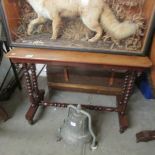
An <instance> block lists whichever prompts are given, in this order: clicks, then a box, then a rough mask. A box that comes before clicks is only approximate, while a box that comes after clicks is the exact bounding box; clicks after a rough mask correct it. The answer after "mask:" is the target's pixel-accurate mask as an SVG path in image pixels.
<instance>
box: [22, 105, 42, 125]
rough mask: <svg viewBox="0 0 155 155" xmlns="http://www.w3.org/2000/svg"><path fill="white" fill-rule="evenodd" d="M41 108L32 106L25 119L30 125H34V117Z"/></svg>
mask: <svg viewBox="0 0 155 155" xmlns="http://www.w3.org/2000/svg"><path fill="white" fill-rule="evenodd" d="M38 108H39V106H36V105H34V106H33V105H31V106H30V108H29V110H28V111H27V113H26V115H25V118H26V120H27V121H28V123H29V124H31V125H32V124H34V116H35V114H36V112H37V110H38Z"/></svg>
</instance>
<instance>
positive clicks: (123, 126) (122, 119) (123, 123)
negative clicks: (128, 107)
mask: <svg viewBox="0 0 155 155" xmlns="http://www.w3.org/2000/svg"><path fill="white" fill-rule="evenodd" d="M118 118H119V126H120V130H119V131H120V133H124V132H125V130H127V128H128V127H129V123H128V118H127V116H126V115H122V114H120V113H118Z"/></svg>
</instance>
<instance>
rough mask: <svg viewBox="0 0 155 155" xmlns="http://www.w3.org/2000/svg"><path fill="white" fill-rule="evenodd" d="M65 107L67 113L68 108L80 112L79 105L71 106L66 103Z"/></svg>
mask: <svg viewBox="0 0 155 155" xmlns="http://www.w3.org/2000/svg"><path fill="white" fill-rule="evenodd" d="M67 109H68V114H69V110H70V109H74V110H76V111H77V112H80V111H81V106H80V105H78V107H75V106H73V105H68V107H67Z"/></svg>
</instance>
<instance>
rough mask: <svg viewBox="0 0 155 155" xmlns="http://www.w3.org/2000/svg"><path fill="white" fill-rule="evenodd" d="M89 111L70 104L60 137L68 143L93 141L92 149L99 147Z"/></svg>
mask: <svg viewBox="0 0 155 155" xmlns="http://www.w3.org/2000/svg"><path fill="white" fill-rule="evenodd" d="M91 124H92V120H91V116H90V114H89V113H87V112H86V111H84V110H82V109H81V106H80V105H78V106H77V107H75V106H73V105H69V106H68V117H67V118H66V119H65V120H64V124H63V126H62V127H61V128H60V137H61V138H62V139H63V140H64V141H65V142H67V143H68V144H86V143H90V142H91V149H93V150H94V149H96V148H97V142H96V136H95V134H94V132H93V130H92V125H91Z"/></svg>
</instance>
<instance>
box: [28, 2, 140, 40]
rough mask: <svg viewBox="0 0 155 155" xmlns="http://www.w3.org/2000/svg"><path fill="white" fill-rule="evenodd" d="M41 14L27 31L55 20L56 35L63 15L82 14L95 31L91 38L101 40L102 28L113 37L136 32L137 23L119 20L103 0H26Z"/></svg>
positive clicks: (125, 35) (127, 35)
mask: <svg viewBox="0 0 155 155" xmlns="http://www.w3.org/2000/svg"><path fill="white" fill-rule="evenodd" d="M27 1H28V3H29V4H30V5H31V6H32V8H33V9H34V10H35V12H36V13H37V14H38V18H36V19H34V20H32V21H31V22H30V24H29V25H28V30H27V33H28V35H31V33H32V31H33V28H34V27H35V26H36V25H38V24H44V23H45V22H46V21H47V20H48V19H50V20H52V32H53V33H52V38H51V39H57V38H58V33H59V29H60V25H61V21H62V18H63V17H76V16H80V17H81V20H82V22H83V23H84V24H85V25H86V26H87V27H88V28H89V29H90V30H91V31H94V32H96V35H95V36H94V37H92V38H91V39H89V40H88V41H89V42H96V41H98V40H99V39H100V38H101V36H102V33H103V30H104V31H105V32H106V33H108V34H109V35H110V36H111V37H113V38H115V39H118V40H122V39H125V38H127V37H129V36H131V35H133V34H135V33H136V30H137V28H138V27H137V25H136V24H135V23H131V22H129V21H124V22H119V21H118V20H117V19H116V17H115V15H114V13H113V12H112V10H111V9H110V8H109V6H108V4H106V3H105V2H104V0H27Z"/></svg>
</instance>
